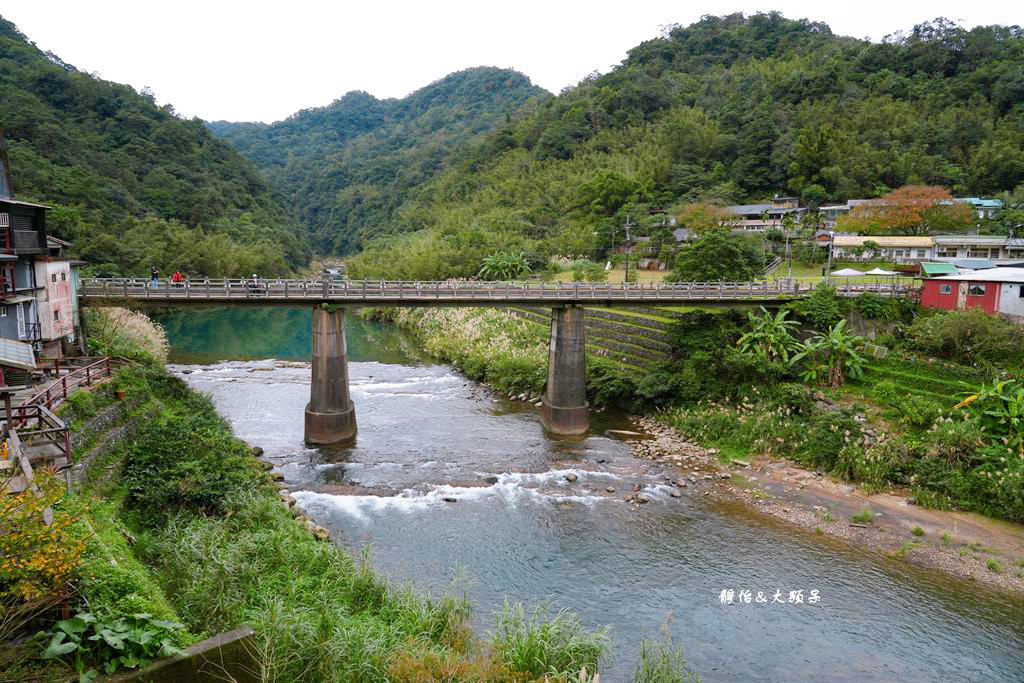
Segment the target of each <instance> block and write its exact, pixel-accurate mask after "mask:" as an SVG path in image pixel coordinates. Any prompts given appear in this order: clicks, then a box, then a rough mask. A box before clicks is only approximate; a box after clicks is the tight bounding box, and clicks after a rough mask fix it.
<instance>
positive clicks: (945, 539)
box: [942, 531, 953, 545]
mask: <svg viewBox="0 0 1024 683" xmlns="http://www.w3.org/2000/svg"><path fill="white" fill-rule="evenodd" d="M952 541H953V537H952V536H950V535H949V532H948V531H945V532H943V533H942V544H943V545H949V544H950V543H951V542H952Z"/></svg>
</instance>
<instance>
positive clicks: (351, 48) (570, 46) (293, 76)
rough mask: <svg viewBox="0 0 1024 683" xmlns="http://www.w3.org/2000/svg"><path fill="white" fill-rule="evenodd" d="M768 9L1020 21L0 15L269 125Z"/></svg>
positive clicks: (118, 10)
mask: <svg viewBox="0 0 1024 683" xmlns="http://www.w3.org/2000/svg"><path fill="white" fill-rule="evenodd" d="M772 9H777V10H779V11H781V12H782V13H783V14H784V15H785V16H787V17H789V18H791V19H795V18H804V17H806V18H808V19H810V20H812V21H824V22H825V23H827V24H829V25H830V26H831V27H832V30H833V32H835V33H838V34H841V35H851V36H856V37H859V38H871V39H873V40H879V39H881V38H882V37H883V36H885V35H887V34H889V33H893V32H895V31H897V30H909V29H910V28H912V27H913V25H914V24H917V23H921V22H922V21H927V20H931V19H934V18H935V17H938V16H945V17H947V18H949V19H951V20H953V21H958V22H960V23H961V24H962V25H963V26H965V27H967V28H970V27H973V26H975V25H978V24H1017V23H1021V21H1022V19H1021V12H1020V5H1018V3H1017V2H1015V1H1014V0H974V1H973V2H964V0H957V1H955V2H954V1H952V0H928V1H927V2H926V1H924V0H907V1H905V2H893V1H891V0H887V1H885V2H882V1H879V0H861V1H860V2H849V3H825V2H820V0H819V1H813V2H812V1H809V0H773V1H772V2H770V3H769V2H764V1H762V2H744V1H738V0H737V1H735V2H733V3H731V4H727V3H723V2H712V1H711V0H696V1H695V0H682V1H680V0H676V1H675V2H667V1H664V0H649V1H645V0H635V1H633V2H622V1H618V2H606V1H605V0H591V1H590V2H585V1H579V0H547V1H546V2H538V1H537V0H519V1H516V2H502V3H497V2H493V1H492V2H488V1H487V0H474V1H465V0H419V1H417V2H394V1H391V0H377V1H376V2H374V1H373V0H361V1H360V2H351V1H335V2H326V1H324V2H313V1H309V0H283V1H278V2H266V1H265V0H251V1H249V2H236V1H231V2H226V1H224V0H205V2H198V1H196V0H178V1H177V2H153V1H152V0H127V1H126V0H84V1H83V0H5V1H4V2H3V4H2V5H0V15H2V16H3V17H4V18H5V19H7V20H8V21H12V22H14V23H15V24H16V25H17V26H18V28H19V29H20V30H21V31H22V33H24V34H25V35H26V36H28V38H29V40H32V41H34V42H35V43H36V45H38V46H39V47H40V48H41V49H43V50H49V51H51V52H53V53H55V54H56V55H58V56H59V57H60V58H61V59H63V60H64V61H66V62H68V63H70V64H73V65H75V66H76V67H78V68H79V69H81V70H83V71H88V72H94V73H97V74H99V75H100V76H101V77H102V78H105V79H107V80H112V81H117V82H119V83H128V84H130V85H132V86H134V87H135V88H136V89H138V90H141V89H142V88H143V87H144V86H149V87H150V88H151V89H152V90H153V93H154V94H155V96H156V98H157V101H158V102H160V103H161V104H164V103H170V104H172V105H173V106H174V108H175V109H176V110H177V111H178V113H179V114H182V115H185V116H189V117H191V116H199V117H201V118H203V119H207V120H218V119H226V120H229V121H268V122H269V121H276V120H279V119H282V118H285V117H286V116H288V115H289V114H292V113H294V112H295V111H297V110H299V109H303V108H307V107H316V106H323V105H326V104H329V103H330V102H332V101H333V100H335V99H337V98H339V97H341V96H342V95H343V94H345V93H346V92H348V91H350V90H366V91H367V92H369V93H371V94H373V95H375V96H377V97H381V98H383V97H402V96H404V95H406V94H408V93H410V92H412V91H413V90H416V89H418V88H421V87H423V86H425V85H427V84H428V83H430V82H431V81H435V80H437V79H439V78H442V77H444V76H445V75H447V74H449V73H451V72H453V71H458V70H460V69H465V68H469V67H473V66H498V67H511V68H514V69H516V70H518V71H521V72H523V73H525V74H526V75H527V76H529V77H530V79H531V80H532V81H533V82H534V83H536V84H537V85H540V86H541V87H543V88H546V89H547V90H550V91H551V92H554V93H557V92H558V91H559V90H561V89H562V88H563V87H565V86H568V85H574V84H576V83H577V82H579V81H580V80H581V79H582V78H583V77H584V76H586V75H587V74H588V73H590V72H591V71H594V70H597V71H600V72H602V73H606V72H607V71H608V70H609V69H610V68H611V67H612V66H614V65H615V64H618V63H619V62H621V61H622V59H623V58H625V56H626V51H627V50H629V49H630V48H631V47H633V46H635V45H637V44H639V43H640V42H642V41H643V40H647V39H649V38H653V37H656V36H657V35H659V33H660V30H659V29H660V27H661V26H663V25H667V24H672V23H678V24H682V25H686V24H690V23H692V22H694V21H696V20H697V19H699V18H700V17H701V16H702V15H704V14H714V15H723V14H728V13H731V12H734V11H741V12H744V13H746V14H752V13H755V12H758V11H770V10H772Z"/></svg>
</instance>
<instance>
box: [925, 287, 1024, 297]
mask: <svg viewBox="0 0 1024 683" xmlns="http://www.w3.org/2000/svg"><path fill="white" fill-rule="evenodd" d="M952 293H953V285H939V294H952ZM1021 296H1024V287H1021Z"/></svg>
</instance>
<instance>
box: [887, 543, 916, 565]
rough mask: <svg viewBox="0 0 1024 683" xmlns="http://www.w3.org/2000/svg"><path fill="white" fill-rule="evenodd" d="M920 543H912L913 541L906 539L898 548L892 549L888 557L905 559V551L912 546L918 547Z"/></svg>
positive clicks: (908, 550)
mask: <svg viewBox="0 0 1024 683" xmlns="http://www.w3.org/2000/svg"><path fill="white" fill-rule="evenodd" d="M920 545H921V544H920V543H914V542H913V541H907V542H906V543H904V544H903V545H901V546H900V547H899V548H898V549H896V550H894V551H892V552H891V553H889V557H891V558H892V559H894V560H905V559H907V553H908V552H910V551H911V550H913V549H914V548H918V547H920Z"/></svg>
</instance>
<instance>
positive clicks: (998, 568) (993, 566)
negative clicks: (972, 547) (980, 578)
mask: <svg viewBox="0 0 1024 683" xmlns="http://www.w3.org/2000/svg"><path fill="white" fill-rule="evenodd" d="M985 566H986V567H988V570H989V571H990V572H995V573H996V574H1002V573H1003V563H1002V562H1000V561H999V560H997V559H996V558H994V557H989V558H987V559H986V560H985Z"/></svg>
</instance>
